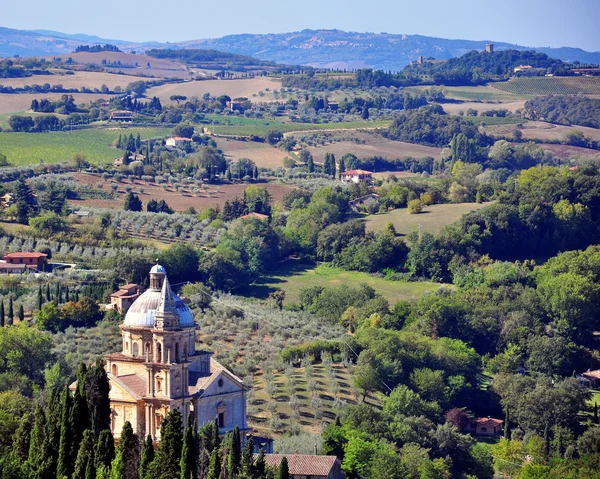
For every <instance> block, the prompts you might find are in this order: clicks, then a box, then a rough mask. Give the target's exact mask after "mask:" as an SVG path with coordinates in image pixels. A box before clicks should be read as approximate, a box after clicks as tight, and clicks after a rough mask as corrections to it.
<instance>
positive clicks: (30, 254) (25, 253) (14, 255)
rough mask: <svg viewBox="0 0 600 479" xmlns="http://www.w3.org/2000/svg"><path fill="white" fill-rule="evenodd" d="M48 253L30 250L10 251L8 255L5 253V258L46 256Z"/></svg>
mask: <svg viewBox="0 0 600 479" xmlns="http://www.w3.org/2000/svg"><path fill="white" fill-rule="evenodd" d="M47 256H48V255H47V254H46V253H28V252H22V253H8V254H7V255H5V256H4V257H5V258H45V257H47Z"/></svg>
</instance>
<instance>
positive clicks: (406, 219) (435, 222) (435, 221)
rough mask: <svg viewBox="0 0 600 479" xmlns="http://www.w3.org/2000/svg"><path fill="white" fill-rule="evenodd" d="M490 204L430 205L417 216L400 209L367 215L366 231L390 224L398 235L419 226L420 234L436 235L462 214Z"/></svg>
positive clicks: (405, 209) (405, 233)
mask: <svg viewBox="0 0 600 479" xmlns="http://www.w3.org/2000/svg"><path fill="white" fill-rule="evenodd" d="M489 204H490V203H481V204H480V203H460V204H449V205H431V206H426V207H425V208H423V212H422V213H420V214H418V215H411V214H409V213H408V209H407V208H400V209H396V210H393V211H390V212H389V213H382V214H376V215H369V216H367V217H366V221H367V231H376V230H380V229H382V228H383V227H384V226H385V224H386V223H388V222H391V223H392V224H393V225H394V227H395V228H396V231H397V232H398V234H400V235H407V234H409V233H411V232H413V231H417V230H418V228H419V225H421V232H423V233H424V232H428V233H433V234H438V233H439V232H440V231H441V230H442V228H444V226H447V225H449V224H452V223H454V222H455V221H457V220H459V219H460V218H461V217H462V216H463V215H464V214H466V213H470V212H471V211H476V210H479V209H481V208H483V207H485V206H487V205H489Z"/></svg>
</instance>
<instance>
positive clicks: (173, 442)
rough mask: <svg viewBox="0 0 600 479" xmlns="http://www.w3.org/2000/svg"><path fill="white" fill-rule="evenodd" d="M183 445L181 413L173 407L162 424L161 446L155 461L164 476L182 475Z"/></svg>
mask: <svg viewBox="0 0 600 479" xmlns="http://www.w3.org/2000/svg"><path fill="white" fill-rule="evenodd" d="M182 446H183V434H182V433H181V413H180V412H179V411H178V410H177V409H171V411H169V414H167V416H166V417H165V419H164V420H163V421H162V422H161V424H160V447H159V448H158V453H157V454H156V460H155V461H154V462H155V463H156V464H157V465H158V466H159V467H160V471H161V473H162V474H163V475H164V477H170V478H177V477H180V476H181V470H180V468H179V464H180V460H181V448H182ZM152 469H154V468H152Z"/></svg>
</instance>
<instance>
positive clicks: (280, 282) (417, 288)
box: [251, 263, 441, 304]
mask: <svg viewBox="0 0 600 479" xmlns="http://www.w3.org/2000/svg"><path fill="white" fill-rule="evenodd" d="M361 283H366V284H368V285H369V286H371V287H372V288H373V289H375V290H376V291H377V292H378V293H380V294H381V295H383V296H384V297H385V298H386V299H387V300H388V301H389V302H390V303H394V302H396V301H398V300H401V299H413V298H418V297H420V296H422V295H423V294H425V293H429V292H433V291H436V290H437V289H438V288H439V287H440V286H441V285H440V284H439V283H428V282H415V283H408V282H401V281H388V280H385V279H383V278H378V277H377V276H373V275H370V274H368V273H360V272H358V271H345V270H343V269H339V268H334V267H331V266H329V265H328V264H325V263H323V264H320V265H318V266H308V265H303V264H290V265H288V267H287V268H286V269H283V270H281V271H279V272H277V273H275V274H273V275H271V276H270V277H267V278H265V279H264V280H262V281H261V282H260V283H259V284H256V285H254V286H253V287H252V288H251V294H252V295H255V296H259V297H265V296H266V295H268V294H269V292H272V291H274V290H275V289H281V290H283V291H285V293H286V297H285V304H290V303H298V302H299V300H300V291H301V290H302V289H303V288H308V287H310V286H323V287H325V286H339V285H342V284H346V285H348V286H353V287H356V286H358V285H359V284H361Z"/></svg>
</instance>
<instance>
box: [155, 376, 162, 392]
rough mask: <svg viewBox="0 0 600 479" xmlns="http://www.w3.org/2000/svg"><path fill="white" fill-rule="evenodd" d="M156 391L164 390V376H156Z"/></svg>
mask: <svg viewBox="0 0 600 479" xmlns="http://www.w3.org/2000/svg"><path fill="white" fill-rule="evenodd" d="M156 392H158V393H160V392H162V378H156Z"/></svg>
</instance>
